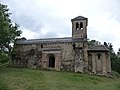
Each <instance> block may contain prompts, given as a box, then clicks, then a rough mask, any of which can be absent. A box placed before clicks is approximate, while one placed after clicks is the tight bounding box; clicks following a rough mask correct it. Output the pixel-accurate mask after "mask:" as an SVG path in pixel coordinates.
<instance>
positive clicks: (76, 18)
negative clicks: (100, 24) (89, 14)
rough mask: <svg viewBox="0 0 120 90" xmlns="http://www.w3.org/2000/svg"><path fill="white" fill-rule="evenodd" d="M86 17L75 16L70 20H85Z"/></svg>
mask: <svg viewBox="0 0 120 90" xmlns="http://www.w3.org/2000/svg"><path fill="white" fill-rule="evenodd" d="M85 19H87V18H86V17H83V16H78V17H75V18H73V19H71V21H74V20H85Z"/></svg>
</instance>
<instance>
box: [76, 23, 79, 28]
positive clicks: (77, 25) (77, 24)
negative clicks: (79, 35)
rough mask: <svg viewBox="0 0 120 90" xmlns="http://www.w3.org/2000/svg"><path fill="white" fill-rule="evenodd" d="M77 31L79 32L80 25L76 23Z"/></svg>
mask: <svg viewBox="0 0 120 90" xmlns="http://www.w3.org/2000/svg"><path fill="white" fill-rule="evenodd" d="M76 30H79V23H78V22H77V23H76Z"/></svg>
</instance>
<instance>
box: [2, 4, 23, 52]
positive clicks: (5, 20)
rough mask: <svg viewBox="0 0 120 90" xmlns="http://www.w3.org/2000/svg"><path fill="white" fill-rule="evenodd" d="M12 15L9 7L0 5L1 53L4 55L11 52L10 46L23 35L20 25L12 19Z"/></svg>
mask: <svg viewBox="0 0 120 90" xmlns="http://www.w3.org/2000/svg"><path fill="white" fill-rule="evenodd" d="M10 15H11V13H9V9H8V7H7V5H3V4H1V3H0V52H4V53H6V52H10V51H11V46H10V44H11V43H13V42H14V40H15V39H16V37H17V36H20V34H21V31H20V30H18V25H17V24H16V23H13V22H12V20H11V19H10Z"/></svg>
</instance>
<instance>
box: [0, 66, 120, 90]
mask: <svg viewBox="0 0 120 90" xmlns="http://www.w3.org/2000/svg"><path fill="white" fill-rule="evenodd" d="M0 90H120V78H118V77H116V78H114V79H112V78H107V77H100V76H93V75H87V74H80V73H72V72H57V71H44V70H32V69H24V68H12V67H6V66H0Z"/></svg>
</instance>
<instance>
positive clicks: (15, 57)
mask: <svg viewBox="0 0 120 90" xmlns="http://www.w3.org/2000/svg"><path fill="white" fill-rule="evenodd" d="M71 22H72V37H65V38H46V39H30V40H27V39H25V38H20V39H16V41H15V48H14V53H13V54H12V57H11V61H10V65H11V66H15V67H26V68H40V69H50V70H58V71H60V70H64V71H72V72H81V73H93V74H99V75H109V74H110V73H111V61H110V54H109V50H108V48H107V47H106V46H105V45H88V41H87V26H88V18H86V17H83V16H78V17H75V18H73V19H71Z"/></svg>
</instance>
